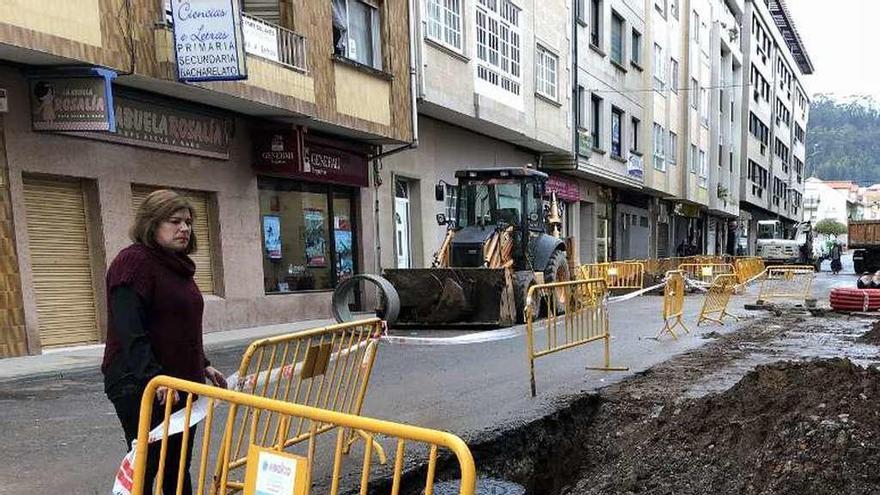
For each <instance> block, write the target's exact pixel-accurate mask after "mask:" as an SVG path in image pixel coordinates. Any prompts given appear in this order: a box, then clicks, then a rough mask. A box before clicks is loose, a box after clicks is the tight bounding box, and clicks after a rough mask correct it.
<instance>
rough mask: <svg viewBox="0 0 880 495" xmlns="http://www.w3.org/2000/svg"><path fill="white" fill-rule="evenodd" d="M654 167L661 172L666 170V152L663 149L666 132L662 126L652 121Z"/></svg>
mask: <svg viewBox="0 0 880 495" xmlns="http://www.w3.org/2000/svg"><path fill="white" fill-rule="evenodd" d="M653 137H654V168H656V169H657V170H660V171H661V172H665V171H666V152H665V150H664V147H665V143H666V133H665V132H664V130H663V127H662V126H661V125H660V124H658V123H656V122H654V136H653Z"/></svg>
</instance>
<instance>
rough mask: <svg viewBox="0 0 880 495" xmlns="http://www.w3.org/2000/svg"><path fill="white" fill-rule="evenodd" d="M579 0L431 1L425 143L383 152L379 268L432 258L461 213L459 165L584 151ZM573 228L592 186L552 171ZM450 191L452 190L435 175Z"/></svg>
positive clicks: (422, 106)
mask: <svg viewBox="0 0 880 495" xmlns="http://www.w3.org/2000/svg"><path fill="white" fill-rule="evenodd" d="M569 4H570V2H569V1H567V0H541V1H539V0H424V1H414V2H412V5H413V8H414V10H415V14H414V18H415V19H417V21H418V22H417V37H416V38H414V43H413V51H414V59H415V61H416V64H415V65H416V81H417V84H416V96H417V100H418V113H419V117H418V121H417V131H416V133H417V138H418V140H417V146H413V149H410V150H407V151H404V152H400V153H396V154H392V155H388V156H387V157H385V158H382V159H381V160H380V163H377V167H379V168H381V178H382V185H381V186H380V187H379V188H378V189H377V195H378V196H377V197H378V203H377V205H376V206H377V208H378V211H379V218H380V219H382V221H381V223H380V225H379V226H378V231H379V235H378V241H379V244H380V250H381V252H382V255H381V257H380V258H379V260H380V262H381V263H380V265H379V266H377V269H379V268H395V267H396V268H408V267H425V266H430V265H431V262H432V259H433V255H434V253H435V252H436V251H437V249H438V247H439V246H440V244H441V242H442V239H443V237H444V235H445V232H446V226H439V225H438V224H437V222H436V220H435V216H436V214H438V213H445V214H446V216H447V217H448V218H454V208H455V201H456V196H455V189H454V188H453V187H452V186H453V185H454V184H455V182H456V179H455V172H456V171H457V170H461V169H465V168H473V167H507V166H514V167H523V166H527V165H531V166H533V167H536V168H537V167H542V168H543V167H544V165H548V166H550V164H563V165H564V164H566V163H569V164H570V163H572V162H573V153H572V146H573V145H572V139H573V138H572V136H573V132H572V127H571V108H572V103H571V97H572V96H571V83H570V81H571V75H570V67H571V55H570V54H571V50H572V48H571V36H570V26H571V25H570V19H571V15H572V14H571V9H570V5H569ZM550 175H551V177H550V186H549V187H548V191H549V190H553V191H556V193H557V195H558V197H559V199H560V205H561V207H562V209H563V212H562V214H563V218H564V219H565V222H564V224H563V234H565V235H570V233H571V232H576V231H577V229H578V224H577V219H578V217H579V215H580V211H579V207H580V204H581V202H580V200H581V198H582V197H586V196H587V195H588V194H589V192H586V191H581V190H580V189H579V186H578V184H577V183H576V182H575V181H574V180H573V179H572V178H570V177H566V176H565V175H564V174H561V173H557V172H553V171H551V172H550ZM437 185H439V186H440V187H441V188H442V190H443V191H444V194H443V200H442V201H439V200H438V199H437V197H436V195H435V186H437Z"/></svg>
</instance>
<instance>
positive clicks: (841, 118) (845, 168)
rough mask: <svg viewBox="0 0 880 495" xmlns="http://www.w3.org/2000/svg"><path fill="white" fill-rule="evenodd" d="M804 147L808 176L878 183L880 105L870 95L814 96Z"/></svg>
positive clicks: (879, 178) (861, 182)
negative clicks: (805, 146)
mask: <svg viewBox="0 0 880 495" xmlns="http://www.w3.org/2000/svg"><path fill="white" fill-rule="evenodd" d="M806 145H807V173H808V174H810V173H812V175H815V176H816V177H818V178H820V179H822V180H852V181H854V182H857V183H859V184H860V185H870V184H875V183H880V105H878V103H877V102H875V101H874V100H873V99H872V98H871V97H870V96H850V97H846V98H836V97H832V96H830V95H822V94H820V95H816V96H815V97H814V100H813V103H812V105H811V107H810V121H809V124H808V128H807V143H806Z"/></svg>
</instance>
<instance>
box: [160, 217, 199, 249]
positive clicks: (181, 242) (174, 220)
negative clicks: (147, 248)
mask: <svg viewBox="0 0 880 495" xmlns="http://www.w3.org/2000/svg"><path fill="white" fill-rule="evenodd" d="M191 235H192V215H190V213H189V210H187V209H185V208H184V209H181V210H177V211H175V212H174V213H172V214H171V217H169V218H168V219H166V220H164V221H163V222H162V223H160V224H159V228H158V229H156V244H158V245H160V246H162V247H163V248H165V249H168V250H169V251H184V250H186V247H187V246H189V238H190V236H191Z"/></svg>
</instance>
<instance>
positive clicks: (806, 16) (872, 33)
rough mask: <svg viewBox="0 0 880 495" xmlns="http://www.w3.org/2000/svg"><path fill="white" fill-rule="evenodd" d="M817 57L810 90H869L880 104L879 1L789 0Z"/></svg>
mask: <svg viewBox="0 0 880 495" xmlns="http://www.w3.org/2000/svg"><path fill="white" fill-rule="evenodd" d="M786 5H788V9H789V12H791V14H792V16H793V17H794V21H795V26H796V27H797V30H798V32H799V33H800V35H801V39H802V40H803V42H804V45H805V46H806V49H807V53H809V55H810V59H811V60H812V61H813V66H814V68H815V71H814V73H813V75H812V76H807V77H806V86H807V90H808V91H809V92H810V93H811V94H816V93H834V94H835V95H837V96H838V97H845V96H849V95H853V94H870V95H872V96H873V97H874V100H876V101H877V102H878V103H880V0H786Z"/></svg>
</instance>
